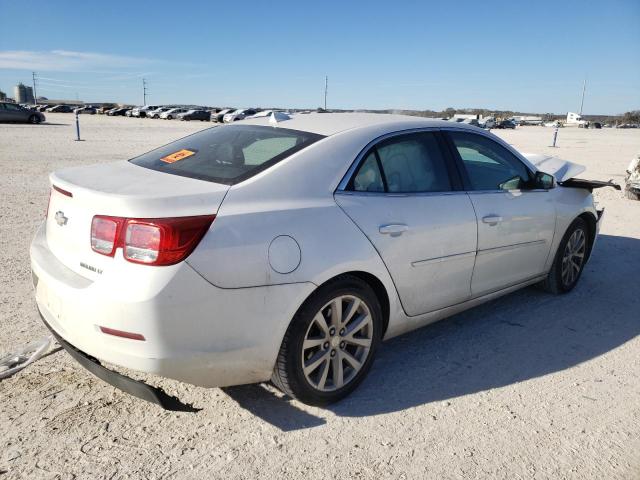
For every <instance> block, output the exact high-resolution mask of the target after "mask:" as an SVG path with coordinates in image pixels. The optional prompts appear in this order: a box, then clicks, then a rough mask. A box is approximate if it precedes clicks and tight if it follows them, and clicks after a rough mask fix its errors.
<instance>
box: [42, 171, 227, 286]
mask: <svg viewBox="0 0 640 480" xmlns="http://www.w3.org/2000/svg"><path fill="white" fill-rule="evenodd" d="M50 181H51V185H52V190H51V198H50V201H49V209H48V214H47V220H46V232H47V244H48V246H49V248H50V249H51V251H52V252H53V254H54V255H55V256H56V257H57V258H58V259H59V260H60V261H61V262H62V263H63V264H64V265H65V266H67V267H68V268H69V269H71V270H72V271H74V272H76V273H78V274H80V275H82V276H84V277H87V278H92V279H95V278H97V277H99V275H101V274H102V272H104V271H105V270H106V269H108V268H110V267H111V266H112V265H113V264H114V262H117V261H119V260H122V258H121V257H122V253H121V252H117V253H116V257H115V258H112V257H108V256H105V255H101V254H99V253H96V252H94V251H93V250H92V249H91V240H90V239H91V222H92V219H93V217H94V216H95V215H110V216H116V217H126V218H165V217H184V216H196V215H215V214H216V213H217V211H218V209H219V207H220V205H221V204H222V201H223V200H224V197H225V195H226V193H227V191H228V189H229V186H227V185H222V184H219V183H214V182H207V181H202V180H196V179H192V178H187V177H181V176H177V175H168V174H166V173H162V172H158V171H155V170H150V169H147V168H144V167H140V166H137V165H134V164H132V163H130V162H126V161H125V162H116V163H109V164H99V165H93V166H90V167H79V168H71V169H66V170H61V171H58V172H55V173H53V174H51V176H50Z"/></svg>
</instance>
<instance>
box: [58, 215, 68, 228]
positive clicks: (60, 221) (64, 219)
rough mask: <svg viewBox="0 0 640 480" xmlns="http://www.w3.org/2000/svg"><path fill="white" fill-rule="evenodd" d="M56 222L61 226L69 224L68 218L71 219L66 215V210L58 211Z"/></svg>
mask: <svg viewBox="0 0 640 480" xmlns="http://www.w3.org/2000/svg"><path fill="white" fill-rule="evenodd" d="M55 219H56V223H57V224H58V225H60V226H61V227H63V226H65V225H66V224H67V220H69V219H68V218H67V217H65V216H64V212H60V211H58V212H56V216H55Z"/></svg>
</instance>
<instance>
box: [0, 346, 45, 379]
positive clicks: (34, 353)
mask: <svg viewBox="0 0 640 480" xmlns="http://www.w3.org/2000/svg"><path fill="white" fill-rule="evenodd" d="M52 341H53V337H51V336H48V337H44V338H41V339H40V340H36V341H34V342H30V343H28V344H26V345H25V346H24V347H22V348H21V349H19V350H17V351H15V352H9V353H7V354H4V355H0V380H2V379H4V378H8V377H10V376H11V375H13V374H14V373H17V372H19V371H20V370H22V369H23V368H25V367H27V366H28V365H30V364H32V363H33V362H35V361H36V360H38V359H39V358H40V357H42V355H44V354H45V353H46V352H47V350H49V346H50V345H51V343H52Z"/></svg>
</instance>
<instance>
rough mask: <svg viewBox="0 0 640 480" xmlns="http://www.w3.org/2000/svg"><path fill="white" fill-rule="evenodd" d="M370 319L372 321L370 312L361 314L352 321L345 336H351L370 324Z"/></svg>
mask: <svg viewBox="0 0 640 480" xmlns="http://www.w3.org/2000/svg"><path fill="white" fill-rule="evenodd" d="M370 321H371V317H370V316H369V314H362V315H360V316H359V317H358V318H356V319H355V320H354V321H353V322H351V324H350V325H349V327H348V328H347V332H346V334H345V336H349V337H351V336H353V335H355V334H356V333H358V332H359V331H360V330H362V329H363V328H364V327H366V326H367V325H368V324H369V322H370Z"/></svg>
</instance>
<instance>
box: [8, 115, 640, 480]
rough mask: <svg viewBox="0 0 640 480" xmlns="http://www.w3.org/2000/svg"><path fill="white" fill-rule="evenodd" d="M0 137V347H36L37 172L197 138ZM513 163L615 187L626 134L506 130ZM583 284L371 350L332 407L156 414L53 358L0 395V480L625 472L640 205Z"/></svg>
mask: <svg viewBox="0 0 640 480" xmlns="http://www.w3.org/2000/svg"><path fill="white" fill-rule="evenodd" d="M47 119H48V123H47V124H45V125H40V126H32V125H0V153H1V155H0V169H1V171H2V174H1V175H0V191H2V202H0V265H2V267H1V270H0V282H1V283H0V285H1V288H0V329H1V330H0V331H2V335H0V352H3V351H7V350H10V349H12V348H15V347H17V346H19V345H22V344H23V343H26V342H28V341H30V340H32V339H35V338H38V337H41V336H44V335H45V334H46V330H45V327H44V326H42V325H41V323H40V321H39V318H38V315H37V314H36V311H35V304H34V300H33V295H32V287H31V274H30V270H29V256H28V252H29V242H30V239H31V237H32V235H33V234H34V232H35V229H36V226H37V225H38V223H39V222H40V221H41V219H42V217H43V215H44V212H45V209H46V203H47V195H48V183H47V173H48V172H50V171H51V170H56V169H59V168H62V167H67V166H72V165H82V164H90V163H95V162H107V161H111V160H120V159H126V158H129V157H132V156H134V155H136V154H139V153H142V152H144V151H146V150H148V149H150V148H152V147H155V146H158V145H159V144H162V143H166V142H167V141H170V140H173V139H176V138H179V137H181V136H183V135H186V134H187V133H190V132H193V131H195V130H198V129H201V128H205V127H206V126H208V124H204V123H200V122H190V123H186V122H176V121H162V120H144V119H128V118H110V117H102V116H83V117H82V118H81V121H82V136H83V138H84V139H85V141H84V142H74V141H73V138H74V135H75V132H74V127H73V125H72V119H73V117H72V115H65V114H48V115H47ZM497 133H498V135H500V136H502V137H503V138H505V139H506V140H507V141H509V142H510V143H512V144H513V145H514V146H516V147H517V148H519V149H521V150H522V151H529V152H553V153H554V154H556V155H558V156H560V157H563V158H566V159H568V160H572V161H576V162H578V163H582V164H585V165H587V167H588V170H587V172H586V173H585V174H584V176H585V178H593V179H602V180H607V179H610V178H613V179H615V180H617V181H622V179H623V173H624V169H625V167H626V165H627V164H628V162H629V161H630V160H631V158H632V156H633V155H635V154H636V153H638V152H640V131H638V130H609V129H607V130H582V129H569V128H565V129H562V130H560V133H559V139H558V144H559V148H555V149H552V148H549V147H548V145H549V144H550V142H551V137H552V130H551V129H547V128H543V127H524V128H520V129H518V130H515V131H501V132H497ZM597 197H598V201H599V203H600V204H601V205H604V206H605V207H606V209H607V212H606V216H605V221H604V226H603V229H602V231H601V237H600V239H599V243H598V245H597V248H596V251H595V253H594V255H593V257H592V259H591V261H590V263H589V264H588V266H587V268H586V271H585V274H584V276H583V278H582V280H581V283H580V284H579V285H578V287H577V288H576V289H575V290H574V291H573V292H572V293H571V294H569V295H566V296H563V297H553V296H550V295H547V294H544V293H542V292H540V291H538V290H536V289H534V288H528V289H525V290H523V291H520V292H517V293H515V294H512V295H509V296H507V297H504V298H502V299H500V300H497V301H494V302H492V303H490V304H486V305H484V306H482V307H479V308H476V309H475V310H471V311H468V312H465V313H464V314H461V315H457V316H455V317H453V318H451V319H448V320H445V321H443V322H440V323H438V324H436V325H433V326H431V327H427V328H424V329H422V330H419V331H417V332H413V333H410V334H408V335H405V336H403V337H400V338H397V339H394V340H391V341H389V342H387V343H386V344H384V345H383V347H382V349H381V351H380V355H379V357H378V360H377V362H376V364H375V366H374V368H373V370H372V371H371V373H370V375H369V377H368V379H367V380H366V381H365V382H364V384H363V385H362V386H361V387H360V388H359V390H357V391H356V392H355V394H353V395H352V396H351V397H349V398H348V399H346V400H345V401H343V402H341V403H339V404H338V405H335V406H333V407H331V408H328V409H318V408H310V407H306V406H304V405H302V404H300V403H298V402H294V401H288V400H287V399H284V398H282V397H281V396H280V395H279V394H278V393H277V391H275V390H274V389H273V388H271V387H269V386H266V385H257V386H245V387H237V388H227V389H211V390H207V389H202V388H197V387H192V386H188V385H182V384H178V383H176V382H172V381H166V380H158V379H155V380H154V383H156V384H159V385H161V386H162V387H163V388H165V389H166V390H168V391H169V392H170V393H172V394H175V395H178V396H179V397H180V398H182V399H184V400H186V401H189V402H193V404H194V405H195V406H197V407H199V408H201V409H202V410H201V411H200V412H198V413H195V414H193V413H171V412H166V411H163V410H161V409H159V408H157V407H155V406H153V405H151V404H148V403H145V402H142V401H140V400H137V399H135V398H132V397H130V396H127V395H126V394H123V393H121V392H120V391H118V390H116V389H115V388H113V387H111V386H109V385H107V384H105V383H102V382H101V381H99V380H97V379H95V378H94V377H92V376H91V374H89V373H88V372H87V371H85V370H84V369H82V368H81V367H80V366H79V365H78V364H76V363H75V362H74V361H73V360H72V359H71V358H70V357H69V356H68V355H67V354H66V353H65V352H57V353H54V354H52V355H49V356H48V357H46V358H44V359H42V360H40V361H39V362H38V363H36V364H34V365H32V366H31V367H29V368H28V369H26V370H23V371H22V372H20V373H19V374H17V375H15V376H14V377H12V378H10V379H7V380H4V381H2V382H0V479H4V478H7V479H8V478H11V479H18V478H21V479H22V478H47V479H48V478H65V479H66V478H95V479H98V478H99V479H102V478H163V479H168V478H172V479H176V478H226V479H229V478H257V477H266V478H278V479H280V478H348V477H352V478H454V477H455V478H459V477H463V476H464V477H468V478H487V477H492V478H505V479H514V478H576V479H578V478H579V479H584V478H593V479H603V478H607V479H611V478H640V338H639V337H638V334H639V333H640V314H639V312H640V282H639V275H638V272H639V271H640V202H632V201H630V200H626V199H624V198H623V196H622V194H621V193H620V192H616V191H613V190H612V189H607V190H606V191H601V192H598V193H597Z"/></svg>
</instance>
